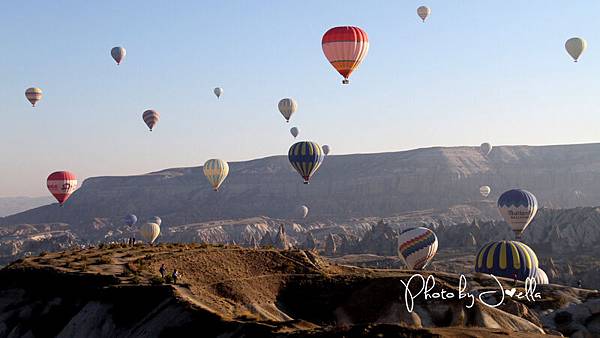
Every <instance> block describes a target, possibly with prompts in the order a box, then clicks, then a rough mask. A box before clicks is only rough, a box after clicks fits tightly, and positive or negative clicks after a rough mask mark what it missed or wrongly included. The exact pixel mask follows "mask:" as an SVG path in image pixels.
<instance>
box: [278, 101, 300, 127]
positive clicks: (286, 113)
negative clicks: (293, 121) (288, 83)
mask: <svg viewBox="0 0 600 338" xmlns="http://www.w3.org/2000/svg"><path fill="white" fill-rule="evenodd" d="M277 107H278V108H279V112H280V113H281V115H283V117H285V122H290V118H291V117H292V114H294V113H295V112H296V109H298V103H296V100H294V99H292V98H289V97H286V98H284V99H281V100H280V101H279V104H278V105H277Z"/></svg>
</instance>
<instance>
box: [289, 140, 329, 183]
mask: <svg viewBox="0 0 600 338" xmlns="http://www.w3.org/2000/svg"><path fill="white" fill-rule="evenodd" d="M323 156H324V155H323V150H322V149H321V146H319V145H318V144H316V143H315V142H309V141H303V142H297V143H294V144H292V146H291V147H290V150H289V151H288V159H289V160H290V163H291V164H292V167H294V169H296V171H297V172H298V173H299V174H300V176H302V178H304V184H308V181H309V180H310V178H311V176H312V175H314V173H315V172H316V171H317V170H318V169H319V167H320V166H321V163H323Z"/></svg>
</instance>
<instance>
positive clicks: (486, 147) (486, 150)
mask: <svg viewBox="0 0 600 338" xmlns="http://www.w3.org/2000/svg"><path fill="white" fill-rule="evenodd" d="M479 151H481V153H482V154H483V156H487V155H489V154H490V152H492V145H491V144H490V143H487V142H485V143H482V144H481V145H480V146H479Z"/></svg>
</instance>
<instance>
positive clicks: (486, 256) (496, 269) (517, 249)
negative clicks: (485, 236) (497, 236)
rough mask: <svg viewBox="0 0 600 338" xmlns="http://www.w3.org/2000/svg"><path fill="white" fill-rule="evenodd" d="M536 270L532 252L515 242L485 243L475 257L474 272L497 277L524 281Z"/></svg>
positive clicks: (534, 255)
mask: <svg viewBox="0 0 600 338" xmlns="http://www.w3.org/2000/svg"><path fill="white" fill-rule="evenodd" d="M537 268H538V259H537V256H536V254H535V252H533V250H532V249H531V248H530V247H528V246H527V245H525V244H523V243H521V242H517V241H493V242H489V243H486V244H485V245H484V246H482V247H481V249H479V252H478V253H477V256H475V271H476V272H481V273H488V274H492V275H494V276H497V277H505V278H515V277H516V279H518V280H525V279H526V278H527V277H529V276H531V274H532V273H534V272H535V269H537Z"/></svg>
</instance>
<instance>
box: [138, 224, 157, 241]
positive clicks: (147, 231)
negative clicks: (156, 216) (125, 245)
mask: <svg viewBox="0 0 600 338" xmlns="http://www.w3.org/2000/svg"><path fill="white" fill-rule="evenodd" d="M140 235H141V237H142V239H143V240H144V241H146V242H148V243H150V244H152V243H154V241H155V240H156V238H158V235H160V226H159V225H158V224H156V223H146V224H144V225H142V226H141V227H140Z"/></svg>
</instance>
